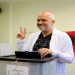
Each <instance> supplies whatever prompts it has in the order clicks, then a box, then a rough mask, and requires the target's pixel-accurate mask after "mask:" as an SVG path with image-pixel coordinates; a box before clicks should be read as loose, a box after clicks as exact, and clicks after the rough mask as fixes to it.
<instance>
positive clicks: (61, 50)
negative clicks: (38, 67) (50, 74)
mask: <svg viewBox="0 0 75 75" xmlns="http://www.w3.org/2000/svg"><path fill="white" fill-rule="evenodd" d="M54 23H55V18H54V15H53V14H52V13H51V12H48V11H47V12H41V13H39V14H38V16H37V27H38V28H39V30H40V31H41V32H36V33H32V34H31V35H30V36H29V38H28V41H27V42H26V41H25V40H24V38H25V35H26V29H24V30H23V29H22V28H20V33H18V34H17V39H18V41H17V46H18V49H20V50H28V51H38V52H39V53H40V55H41V58H44V57H45V56H46V55H47V54H52V55H53V56H55V57H56V60H55V61H56V69H57V71H56V75H66V72H65V63H72V62H73V60H74V54H73V47H72V42H71V39H70V37H69V36H68V35H67V34H66V33H64V32H61V31H59V30H57V29H55V27H54Z"/></svg>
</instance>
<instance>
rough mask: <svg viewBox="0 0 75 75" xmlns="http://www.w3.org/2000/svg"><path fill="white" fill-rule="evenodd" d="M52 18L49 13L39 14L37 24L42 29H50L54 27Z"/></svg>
mask: <svg viewBox="0 0 75 75" xmlns="http://www.w3.org/2000/svg"><path fill="white" fill-rule="evenodd" d="M52 24H53V23H52V19H51V18H50V17H49V15H44V14H43V15H39V16H38V18H37V26H38V28H39V29H40V30H41V31H48V30H50V29H51V28H52Z"/></svg>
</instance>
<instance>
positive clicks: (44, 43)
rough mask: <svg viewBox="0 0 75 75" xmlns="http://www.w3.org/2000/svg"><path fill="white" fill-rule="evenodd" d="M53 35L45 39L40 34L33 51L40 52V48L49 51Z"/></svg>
mask: <svg viewBox="0 0 75 75" xmlns="http://www.w3.org/2000/svg"><path fill="white" fill-rule="evenodd" d="M51 36H52V34H49V35H47V36H46V37H44V36H43V35H42V33H40V35H39V37H38V39H37V40H36V42H35V44H34V46H33V51H38V49H40V48H48V49H49V44H50V40H51Z"/></svg>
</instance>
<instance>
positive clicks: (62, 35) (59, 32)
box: [56, 30, 71, 41]
mask: <svg viewBox="0 0 75 75" xmlns="http://www.w3.org/2000/svg"><path fill="white" fill-rule="evenodd" d="M56 33H57V35H58V36H59V37H60V38H62V39H64V40H66V41H67V40H71V38H70V37H69V35H68V34H67V33H66V32H64V31H60V30H56Z"/></svg>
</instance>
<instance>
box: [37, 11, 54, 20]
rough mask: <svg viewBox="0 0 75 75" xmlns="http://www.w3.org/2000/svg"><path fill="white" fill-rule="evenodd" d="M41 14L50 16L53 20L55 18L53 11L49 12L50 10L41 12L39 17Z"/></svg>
mask: <svg viewBox="0 0 75 75" xmlns="http://www.w3.org/2000/svg"><path fill="white" fill-rule="evenodd" d="M39 16H45V17H48V18H50V19H52V20H55V18H54V14H53V13H52V12H49V11H45V12H40V13H39V14H38V17H39Z"/></svg>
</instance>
